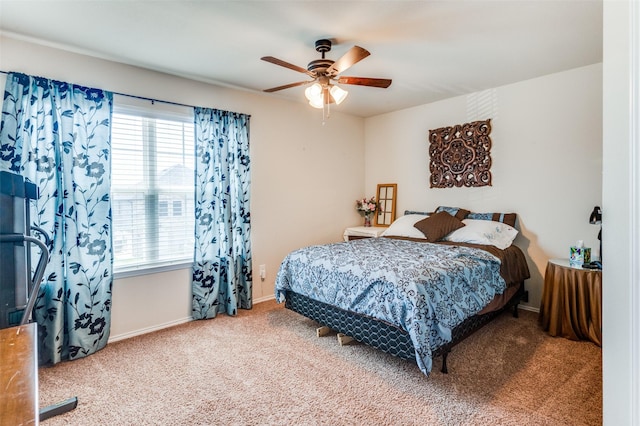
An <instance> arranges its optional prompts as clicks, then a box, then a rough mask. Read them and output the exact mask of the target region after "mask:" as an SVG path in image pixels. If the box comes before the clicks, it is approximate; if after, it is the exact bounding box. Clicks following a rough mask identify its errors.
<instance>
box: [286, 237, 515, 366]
mask: <svg viewBox="0 0 640 426" xmlns="http://www.w3.org/2000/svg"><path fill="white" fill-rule="evenodd" d="M275 286H276V290H275V291H276V299H277V301H278V302H283V301H284V299H285V292H286V291H287V290H291V291H294V292H296V293H299V294H302V295H304V296H307V297H309V298H311V299H314V300H317V301H320V302H324V303H328V304H330V305H334V306H337V307H339V308H341V309H344V310H347V311H352V312H357V313H359V314H363V315H368V316H370V317H373V318H376V319H378V320H382V321H386V322H388V323H391V324H393V325H396V326H398V327H400V328H402V329H404V330H406V331H407V332H408V333H409V336H410V337H411V340H412V341H413V345H414V347H415V349H416V361H417V363H418V366H419V367H420V369H421V370H422V371H423V372H424V373H425V374H429V373H430V372H431V365H432V360H431V353H432V351H433V350H435V349H436V348H438V347H440V346H442V345H443V344H445V343H448V342H450V341H451V330H452V329H453V328H454V327H456V326H457V325H458V324H460V323H462V322H463V321H464V320H465V319H467V318H468V317H470V316H473V315H475V314H476V313H478V312H479V311H480V310H482V308H483V307H484V306H485V305H487V303H489V301H491V299H493V297H494V296H495V295H496V294H501V293H503V292H504V290H505V288H506V284H505V281H504V279H503V278H502V277H501V276H500V260H499V259H498V258H497V257H495V256H494V255H492V254H490V253H487V252H485V251H484V250H480V249H475V248H470V247H459V246H447V245H439V244H431V243H423V242H414V241H407V240H399V239H391V238H367V239H359V240H353V241H349V242H342V243H335V244H326V245H318V246H311V247H306V248H302V249H299V250H296V251H293V252H291V253H290V254H289V255H288V256H287V257H286V258H285V259H284V261H283V262H282V265H281V266H280V270H279V271H278V275H277V277H276V285H275Z"/></svg>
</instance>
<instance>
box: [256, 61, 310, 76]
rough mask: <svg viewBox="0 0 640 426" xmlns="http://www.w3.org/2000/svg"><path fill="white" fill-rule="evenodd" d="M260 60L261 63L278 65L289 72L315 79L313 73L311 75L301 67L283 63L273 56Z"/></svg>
mask: <svg viewBox="0 0 640 426" xmlns="http://www.w3.org/2000/svg"><path fill="white" fill-rule="evenodd" d="M260 59H262V60H263V61H266V62H269V63H272V64H275V65H280V66H281V67H285V68H289V69H290V70H294V71H298V72H301V73H303V74H308V75H310V76H311V77H315V75H314V74H313V73H311V72H310V71H307V70H306V69H304V68H302V67H299V66H297V65H293V64H290V63H289V62H285V61H283V60H282V59H278V58H274V57H273V56H263V57H262V58H260Z"/></svg>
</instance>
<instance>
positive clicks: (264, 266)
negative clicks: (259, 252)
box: [260, 265, 267, 281]
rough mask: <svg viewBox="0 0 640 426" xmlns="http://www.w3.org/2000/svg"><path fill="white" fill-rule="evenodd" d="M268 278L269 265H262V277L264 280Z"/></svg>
mask: <svg viewBox="0 0 640 426" xmlns="http://www.w3.org/2000/svg"><path fill="white" fill-rule="evenodd" d="M265 278H267V265H260V279H261V280H262V281H264V280H265Z"/></svg>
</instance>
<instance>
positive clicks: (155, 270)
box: [113, 262, 193, 280]
mask: <svg viewBox="0 0 640 426" xmlns="http://www.w3.org/2000/svg"><path fill="white" fill-rule="evenodd" d="M192 266H193V262H184V263H174V264H171V265H156V266H147V267H137V268H132V269H126V268H123V269H121V270H119V271H118V272H114V273H113V279H114V280H118V279H122V278H129V277H136V276H140V275H151V274H159V273H162V272H167V271H175V270H178V269H191V267H192Z"/></svg>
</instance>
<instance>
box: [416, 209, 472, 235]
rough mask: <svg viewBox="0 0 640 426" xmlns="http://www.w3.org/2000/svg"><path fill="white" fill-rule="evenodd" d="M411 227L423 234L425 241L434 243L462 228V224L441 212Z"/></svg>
mask: <svg viewBox="0 0 640 426" xmlns="http://www.w3.org/2000/svg"><path fill="white" fill-rule="evenodd" d="M413 226H414V227H415V228H417V229H418V230H419V231H420V232H422V233H423V234H424V236H425V237H426V238H427V241H429V242H431V243H435V242H436V241H440V240H441V239H442V238H443V237H444V236H446V235H447V234H449V233H450V232H453V231H455V230H456V229H460V228H462V227H463V226H464V223H462V221H460V220H459V219H458V218H456V217H453V216H451V215H450V214H449V213H447V212H444V211H442V212H439V213H436V214H434V215H431V216H429V217H427V218H424V219H422V220H420V221H418V222H416V224H415V225H413Z"/></svg>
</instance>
